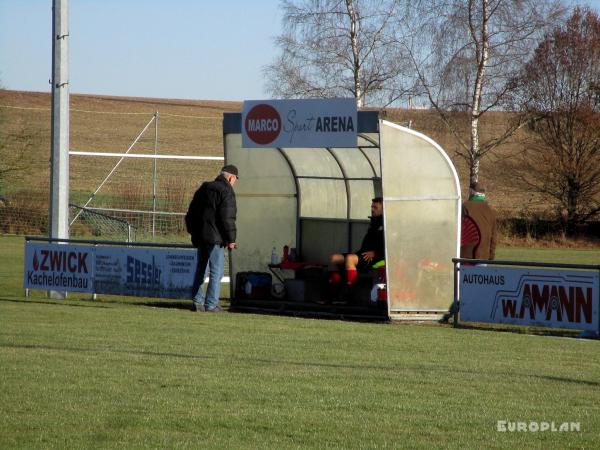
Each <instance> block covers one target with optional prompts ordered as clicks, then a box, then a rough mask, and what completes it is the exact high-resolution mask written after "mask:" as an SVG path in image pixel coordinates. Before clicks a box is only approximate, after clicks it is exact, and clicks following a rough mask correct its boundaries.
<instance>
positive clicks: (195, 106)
mask: <svg viewBox="0 0 600 450" xmlns="http://www.w3.org/2000/svg"><path fill="white" fill-rule="evenodd" d="M0 105H10V106H17V107H21V108H37V109H25V110H21V109H10V108H8V109H7V108H0V113H2V114H4V115H5V117H6V124H5V125H4V126H7V127H8V129H9V130H13V131H15V130H18V129H19V128H18V127H19V126H20V125H22V124H25V123H26V124H28V127H29V128H28V129H30V130H34V131H36V133H38V134H39V138H40V139H39V142H38V145H36V147H35V152H36V153H37V154H38V155H39V158H38V161H39V164H38V166H36V171H35V173H33V174H32V175H30V176H28V177H26V178H24V179H23V180H22V181H23V182H24V183H23V186H27V187H28V188H29V186H34V187H38V188H39V189H40V190H43V189H47V179H48V177H39V173H40V172H41V171H42V172H47V170H48V169H47V160H48V157H47V155H48V149H49V148H50V110H49V108H50V95H49V94H44V93H33V92H19V91H8V90H1V89H0ZM71 108H72V114H71V124H70V128H71V142H70V146H71V149H72V150H94V151H104V152H111V151H118V152H122V151H125V150H126V149H127V148H128V146H129V145H130V144H131V143H132V142H133V139H134V138H135V137H136V136H137V135H138V133H139V132H140V131H141V130H142V128H143V127H144V125H145V124H146V123H147V122H148V121H149V120H150V119H151V118H152V115H153V114H154V112H155V111H158V112H159V114H160V119H159V122H160V126H159V151H160V153H166V154H168V153H172V154H195V155H219V156H222V154H223V144H222V127H221V119H222V115H223V112H225V111H240V110H241V103H240V102H217V101H201V100H168V99H145V98H127V97H105V96H93V95H77V94H72V95H71ZM86 111H87V112H86ZM89 111H93V112H96V113H90V112H89ZM113 113H119V114H113ZM386 118H387V119H388V120H392V121H397V122H400V123H404V122H406V121H409V120H410V121H411V123H412V125H411V126H412V127H413V128H414V129H415V130H417V131H420V132H423V133H425V134H426V135H428V136H431V137H432V138H433V139H435V140H436V141H437V142H439V143H440V145H442V147H443V148H444V149H445V150H446V152H447V153H448V154H449V155H450V157H451V158H452V159H453V161H454V163H455V165H456V166H457V169H458V171H459V175H460V179H461V181H462V185H463V188H464V187H465V186H466V183H467V181H466V180H467V179H468V170H467V167H466V165H465V164H464V161H463V160H462V159H460V158H457V157H456V156H455V149H456V143H455V140H453V138H452V137H451V136H449V134H448V133H447V131H446V129H445V128H444V125H443V124H442V123H441V121H440V120H439V118H438V117H437V116H436V114H435V113H434V112H432V111H428V110H390V111H388V113H387V116H386ZM507 120H508V116H507V115H506V114H504V113H491V114H488V115H486V117H485V118H483V119H482V121H481V127H482V138H484V139H486V138H488V137H489V136H492V135H494V134H496V135H497V134H498V133H501V132H502V130H503V128H504V127H505V126H506V122H507ZM522 139H523V138H522V136H519V137H518V138H516V139H515V140H514V141H512V142H509V143H507V144H506V145H505V146H503V147H502V148H501V149H499V150H498V152H497V158H496V157H494V158H486V159H485V160H484V161H483V163H482V166H481V178H482V179H483V180H485V182H486V184H487V185H488V190H489V192H490V196H489V197H490V200H491V202H492V204H493V205H494V206H495V207H496V208H497V209H499V210H500V211H501V212H502V213H504V212H506V213H509V214H518V213H523V212H524V211H525V210H529V209H537V208H542V209H543V208H544V207H545V206H544V205H543V204H540V203H539V201H538V200H532V197H531V195H530V194H529V193H528V194H527V196H524V193H523V192H522V191H520V190H519V189H518V188H517V187H516V186H515V183H514V180H512V179H511V178H510V177H507V176H506V173H505V172H504V171H502V170H497V166H496V163H495V161H496V159H498V160H500V159H502V158H503V157H506V155H510V154H512V153H514V152H515V151H518V150H519V148H520V146H522V145H523V144H522ZM153 151H154V126H151V127H150V130H149V131H148V132H147V133H146V134H145V135H144V138H143V139H141V141H140V142H139V143H138V144H137V145H136V147H135V149H134V152H135V153H152V152H153ZM115 162H116V161H115V160H113V159H110V158H89V157H87V158H84V157H73V158H71V191H72V197H73V198H74V199H76V200H78V201H79V196H80V197H82V200H83V199H84V198H87V197H85V196H86V195H89V193H91V192H93V191H94V190H95V189H96V187H97V186H98V184H99V183H100V182H101V181H102V179H103V178H104V176H105V175H106V174H107V173H108V172H109V171H110V169H111V168H112V165H113V164H114V163H115ZM90 166H91V169H90ZM217 166H218V164H210V163H206V162H204V163H202V164H190V163H189V162H182V163H179V164H177V163H172V162H169V163H168V164H165V163H164V162H161V164H160V165H159V173H160V180H161V183H164V185H163V186H159V191H160V190H166V189H169V187H172V185H171V184H170V183H174V182H175V181H177V183H178V184H183V188H184V189H185V190H186V192H187V191H189V190H190V189H192V186H195V185H197V183H198V181H199V180H202V179H204V178H206V177H209V176H212V175H213V173H214V171H215V170H216V169H217V168H218V167H217ZM142 169H143V170H142ZM140 173H145V174H147V177H146V178H147V179H151V174H152V166H151V162H150V161H149V160H148V161H141V160H136V161H135V163H133V162H132V161H128V162H127V163H125V164H123V165H122V167H121V168H120V169H119V171H118V172H117V174H116V175H115V176H114V177H113V179H112V181H111V182H110V183H109V185H107V186H106V187H105V188H104V189H103V190H102V191H101V193H100V196H102V195H103V194H106V195H107V196H110V194H111V193H117V194H119V193H122V191H123V188H122V185H123V184H126V185H127V190H129V191H134V192H135V189H136V186H135V185H133V186H132V185H131V183H130V181H131V178H132V177H133V178H135V179H138V178H139V177H140ZM16 181H17V182H19V180H16ZM146 181H147V180H146ZM186 181H189V182H190V186H188V185H186V184H185V182H186ZM142 183H143V180H140V181H139V184H140V189H141V184H142ZM145 194H147V192H145ZM131 195H132V194H131ZM100 200H101V199H100Z"/></svg>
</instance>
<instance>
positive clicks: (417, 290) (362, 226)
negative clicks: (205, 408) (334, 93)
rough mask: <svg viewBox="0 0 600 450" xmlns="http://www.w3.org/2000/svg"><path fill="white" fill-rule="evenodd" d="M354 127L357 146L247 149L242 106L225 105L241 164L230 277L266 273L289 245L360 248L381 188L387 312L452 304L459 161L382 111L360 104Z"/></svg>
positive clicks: (417, 312) (231, 159)
mask: <svg viewBox="0 0 600 450" xmlns="http://www.w3.org/2000/svg"><path fill="white" fill-rule="evenodd" d="M357 131H358V139H357V146H356V147H353V148H287V147H284V148H251V149H248V148H243V147H242V137H241V114H240V113H225V114H224V117H223V142H224V147H225V160H226V163H227V164H235V165H236V166H237V167H238V169H239V171H240V179H239V181H238V183H236V194H237V198H238V218H237V224H238V238H237V243H238V249H237V250H235V251H234V252H233V253H232V256H231V262H230V264H231V266H230V271H231V273H230V276H231V282H232V283H235V279H236V274H237V273H238V272H244V271H263V272H266V271H267V270H268V265H269V263H270V259H271V253H272V249H273V248H276V249H277V250H278V252H279V251H280V249H281V248H282V247H283V246H284V245H288V246H290V247H292V248H294V247H295V248H296V249H297V253H298V255H299V257H300V259H302V260H304V261H311V262H316V263H320V264H326V263H327V261H328V257H329V255H330V254H332V253H344V252H351V251H356V249H358V248H359V247H360V244H361V240H362V238H363V236H364V234H365V232H366V230H367V228H368V225H369V220H368V215H369V212H370V204H371V199H372V198H373V197H376V196H382V197H383V199H384V233H385V240H386V278H387V299H388V301H387V317H389V318H391V319H410V320H414V319H423V318H430V319H437V318H439V317H440V316H441V315H442V314H444V313H445V312H447V311H448V309H449V306H450V305H451V304H452V301H453V293H454V291H453V265H452V258H453V257H457V256H458V254H459V245H460V234H459V233H460V226H459V224H460V210H461V194H460V185H459V181H458V176H457V173H456V169H455V168H454V165H453V164H452V162H451V160H450V158H449V157H448V156H447V155H446V153H445V152H444V150H443V149H442V148H441V147H440V146H439V145H438V144H436V143H435V142H434V141H433V140H431V139H430V138H428V137H427V136H424V135H423V134H421V133H418V132H415V131H413V130H411V129H408V128H404V127H401V126H399V125H396V124H394V123H391V122H388V121H385V120H381V119H380V117H379V114H378V112H376V111H360V112H358V124H357ZM232 300H233V301H234V302H235V301H236V298H235V287H234V286H232ZM307 302H308V303H310V299H307Z"/></svg>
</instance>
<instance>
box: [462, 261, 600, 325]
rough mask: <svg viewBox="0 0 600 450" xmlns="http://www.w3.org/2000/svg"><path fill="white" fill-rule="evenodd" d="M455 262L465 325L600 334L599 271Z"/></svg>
mask: <svg viewBox="0 0 600 450" xmlns="http://www.w3.org/2000/svg"><path fill="white" fill-rule="evenodd" d="M466 261H469V265H465V264H460V265H459V266H457V263H461V262H466ZM453 262H454V263H455V272H456V278H455V283H457V289H455V293H456V294H455V295H457V298H456V299H455V301H457V302H458V305H459V308H458V309H459V317H460V320H461V321H467V322H484V323H496V324H507V325H522V326H535V327H549V328H565V329H575V330H585V331H593V332H598V331H599V330H600V319H599V317H600V290H599V286H600V282H599V280H600V266H592V265H578V264H562V265H561V264H544V263H527V262H512V261H478V262H481V263H484V264H475V265H471V263H472V262H473V260H461V259H453Z"/></svg>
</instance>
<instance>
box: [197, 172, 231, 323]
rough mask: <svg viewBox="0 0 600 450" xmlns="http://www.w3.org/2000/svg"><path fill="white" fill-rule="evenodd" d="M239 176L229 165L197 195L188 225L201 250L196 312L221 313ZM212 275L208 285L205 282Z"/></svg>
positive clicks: (200, 189)
mask: <svg viewBox="0 0 600 450" xmlns="http://www.w3.org/2000/svg"><path fill="white" fill-rule="evenodd" d="M237 179H238V169H237V167H236V166H233V165H227V166H224V167H223V168H222V169H221V173H220V174H219V176H218V177H217V178H215V180H214V181H209V182H204V183H202V185H201V186H200V188H198V190H197V191H196V193H195V194H194V198H193V199H192V201H191V203H190V206H189V208H188V212H187V214H186V216H185V224H186V228H187V231H188V233H190V235H191V238H192V245H194V247H196V248H197V249H198V257H197V261H198V262H197V267H196V273H195V276H194V285H193V293H194V299H193V300H194V303H193V305H192V311H197V312H202V311H209V312H217V311H220V310H221V308H220V306H219V294H220V290H221V278H223V271H224V267H223V266H224V261H225V247H227V248H228V249H230V250H231V249H234V248H235V246H236V244H235V239H236V224H235V221H236V214H237V206H236V200H235V192H234V190H233V186H234V184H235V182H236V181H237ZM207 274H208V285H207V287H206V291H204V290H203V286H202V285H203V283H204V279H205V277H206V275H207Z"/></svg>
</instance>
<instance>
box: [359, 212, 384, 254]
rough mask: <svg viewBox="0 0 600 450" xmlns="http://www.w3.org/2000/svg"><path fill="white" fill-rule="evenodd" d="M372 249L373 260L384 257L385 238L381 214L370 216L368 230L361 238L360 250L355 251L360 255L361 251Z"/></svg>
mask: <svg viewBox="0 0 600 450" xmlns="http://www.w3.org/2000/svg"><path fill="white" fill-rule="evenodd" d="M368 251H374V252H375V257H374V258H373V259H374V261H373V262H377V261H380V260H382V259H385V239H384V237H383V216H372V217H371V223H370V224H369V230H368V231H367V234H366V235H365V237H364V238H363V241H362V245H361V246H360V250H358V251H357V252H356V254H357V255H360V254H361V253H363V252H368Z"/></svg>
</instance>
